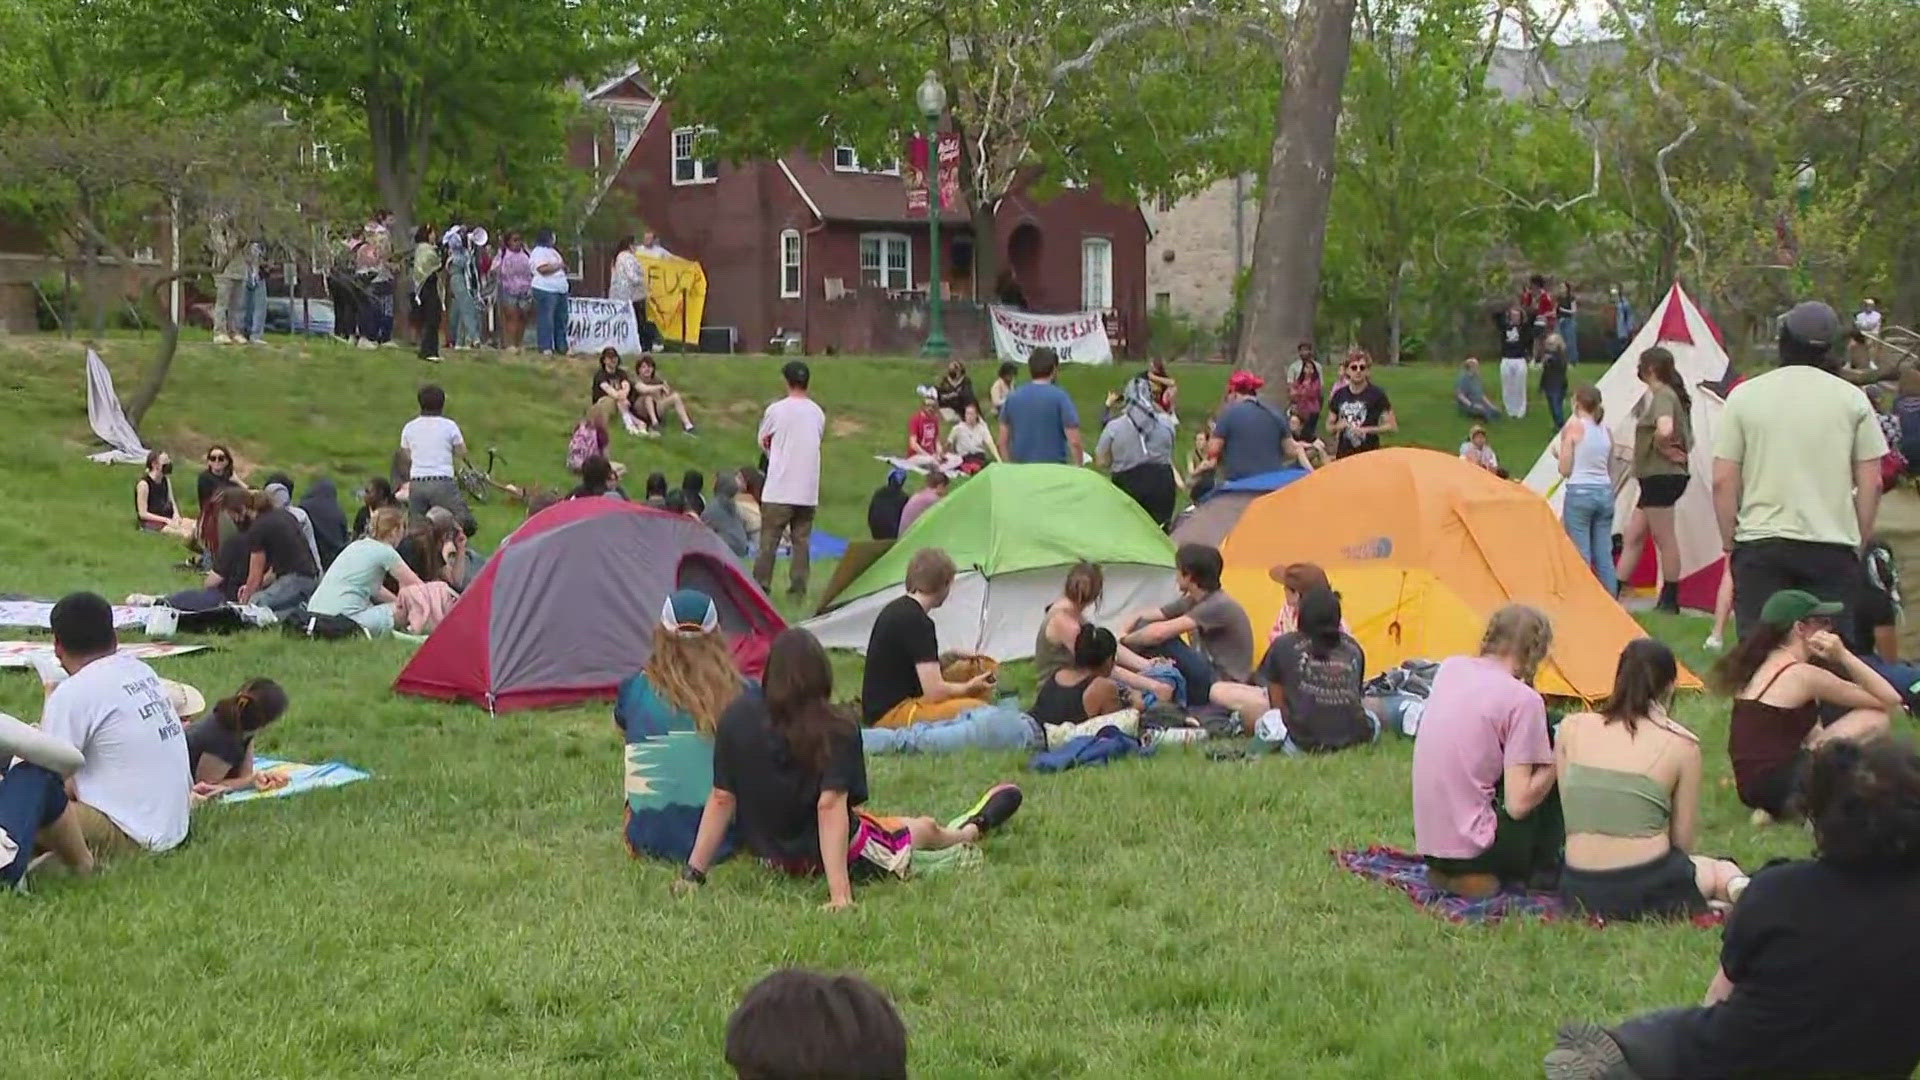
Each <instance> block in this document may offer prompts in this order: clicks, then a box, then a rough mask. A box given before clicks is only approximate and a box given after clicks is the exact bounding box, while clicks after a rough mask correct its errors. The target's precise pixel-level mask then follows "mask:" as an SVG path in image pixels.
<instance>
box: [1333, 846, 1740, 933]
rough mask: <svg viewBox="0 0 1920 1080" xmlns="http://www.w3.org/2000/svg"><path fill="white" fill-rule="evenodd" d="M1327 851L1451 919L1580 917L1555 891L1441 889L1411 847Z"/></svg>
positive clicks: (1708, 917)
mask: <svg viewBox="0 0 1920 1080" xmlns="http://www.w3.org/2000/svg"><path fill="white" fill-rule="evenodd" d="M1329 854H1331V855H1332V856H1333V861H1334V862H1336V863H1338V864H1339V865H1340V868H1341V869H1343V870H1348V871H1351V872H1352V873H1355V874H1358V875H1360V876H1361V877H1363V878H1366V879H1367V880H1369V881H1378V882H1380V883H1381V884H1383V885H1386V886H1389V887H1391V888H1395V889H1398V890H1400V891H1401V892H1403V893H1406V894H1407V899H1409V900H1412V901H1413V902H1414V903H1415V904H1417V905H1419V906H1420V907H1423V908H1426V909H1427V910H1428V911H1431V912H1433V913H1434V914H1436V915H1439V916H1440V917H1441V918H1443V919H1446V920H1447V921H1449V922H1457V923H1497V922H1499V921H1500V920H1501V919H1504V918H1507V917H1508V916H1534V917H1537V918H1540V919H1581V918H1582V916H1581V915H1580V913H1579V912H1576V911H1570V910H1568V909H1567V906H1566V905H1565V904H1564V903H1563V902H1562V901H1561V899H1560V896H1559V894H1557V893H1550V892H1537V891H1533V890H1502V891H1500V892H1499V893H1496V894H1495V895H1493V896H1489V897H1487V898H1485V899H1483V900H1470V899H1468V898H1467V897H1464V896H1455V895H1453V894H1452V893H1447V892H1441V891H1440V890H1439V889H1436V888H1434V887H1433V886H1432V885H1431V884H1428V882H1427V864H1426V860H1424V859H1422V858H1421V857H1420V856H1418V855H1415V854H1413V853H1411V852H1406V851H1400V850H1397V849H1395V848H1390V847H1381V846H1379V845H1375V846H1373V847H1369V848H1367V849H1365V850H1363V851H1333V852H1330V853H1329ZM1584 921H1585V922H1586V923H1587V924H1588V925H1589V926H1595V927H1599V926H1605V925H1606V923H1605V921H1604V920H1601V919H1584ZM1721 921H1722V917H1721V915H1720V914H1719V913H1718V912H1709V913H1707V914H1705V915H1699V916H1696V917H1695V918H1694V919H1693V920H1692V922H1693V925H1694V926H1697V927H1700V928H1703V929H1705V928H1709V927H1714V926H1719V925H1720V923H1721Z"/></svg>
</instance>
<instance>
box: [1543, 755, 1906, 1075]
mask: <svg viewBox="0 0 1920 1080" xmlns="http://www.w3.org/2000/svg"><path fill="white" fill-rule="evenodd" d="M1799 808H1800V810H1801V812H1802V813H1803V814H1805V815H1806V818H1807V821H1808V822H1809V823H1810V824H1811V825H1812V826H1813V848H1814V857H1813V858H1812V859H1797V860H1792V861H1786V862H1780V863H1775V864H1773V865H1771V866H1768V867H1767V868H1765V869H1763V870H1761V871H1760V872H1759V873H1757V874H1755V875H1754V876H1753V880H1752V882H1751V883H1750V884H1748V885H1747V887H1746V889H1745V890H1744V891H1743V892H1742V893H1741V895H1740V897H1739V900H1738V902H1737V903H1735V904H1734V907H1733V913H1732V915H1731V916H1730V917H1729V918H1728V920H1727V926H1726V930H1725V932H1724V934H1723V935H1722V938H1721V944H1720V966H1719V968H1718V969H1717V970H1716V971H1715V972H1714V973H1713V979H1712V982H1711V983H1710V984H1709V986H1708V987H1707V993H1706V998H1705V1000H1704V1001H1703V1002H1702V1003H1701V1004H1700V1005H1698V1006H1693V1007H1684V1008H1677V1009H1666V1010H1662V1011H1659V1012H1654V1013H1649V1014H1647V1015H1644V1016H1639V1017H1635V1018H1633V1019H1631V1020H1627V1021H1625V1022H1624V1023H1621V1024H1619V1025H1617V1026H1615V1027H1611V1028H1607V1027H1602V1026H1601V1025H1599V1024H1595V1023H1592V1022H1576V1023H1570V1024H1566V1025H1563V1026H1562V1027H1561V1028H1560V1032H1559V1034H1558V1037H1557V1038H1556V1039H1555V1044H1554V1048H1553V1050H1552V1051H1551V1052H1549V1053H1548V1054H1547V1056H1546V1061H1545V1066H1546V1075H1547V1076H1548V1077H1550V1078H1553V1080H1635V1078H1642V1080H1654V1078H1656V1077H1682V1076H1823V1077H1895V1076H1911V1075H1912V1074H1913V1071H1914V1069H1915V1067H1916V1066H1920V1026H1917V1025H1915V1024H1914V1023H1913V1020H1912V1016H1911V1014H1912V1011H1913V1002H1914V1001H1916V1000H1920V920H1916V919H1915V918H1914V913H1915V912H1917V911H1920V756H1916V755H1915V754H1914V752H1913V748H1912V746H1911V745H1909V744H1907V743H1905V742H1901V741H1896V740H1893V739H1887V738H1881V739H1875V740H1871V741H1869V742H1864V743H1861V742H1852V741H1849V740H1846V739H1833V740H1830V741H1828V742H1827V743H1825V744H1823V745H1822V746H1821V747H1820V748H1819V749H1818V750H1816V751H1814V753H1813V756H1812V758H1811V759H1810V760H1809V762H1808V766H1807V773H1806V784H1805V786H1804V787H1803V788H1802V789H1801V792H1800V795H1799Z"/></svg>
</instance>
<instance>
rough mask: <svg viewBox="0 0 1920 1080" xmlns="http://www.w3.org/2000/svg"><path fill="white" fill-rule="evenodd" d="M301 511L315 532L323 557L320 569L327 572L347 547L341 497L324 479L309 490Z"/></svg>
mask: <svg viewBox="0 0 1920 1080" xmlns="http://www.w3.org/2000/svg"><path fill="white" fill-rule="evenodd" d="M300 509H301V510H302V511H304V512H305V513H306V515H307V523H308V525H310V526H311V527H312V529H313V542H314V545H315V547H316V549H317V550H318V551H319V554H320V568H321V569H322V570H325V569H326V568H327V567H329V566H332V565H333V557H334V556H336V555H338V554H340V552H341V551H342V550H343V549H344V548H345V547H346V546H347V544H348V542H349V538H348V536H347V515H346V511H344V510H342V509H341V508H340V496H339V494H338V493H337V492H336V491H335V490H334V486H333V481H331V480H329V479H327V478H326V477H324V476H322V477H320V478H319V479H317V480H315V481H314V482H313V483H312V484H310V485H308V486H307V496H306V498H304V499H301V500H300Z"/></svg>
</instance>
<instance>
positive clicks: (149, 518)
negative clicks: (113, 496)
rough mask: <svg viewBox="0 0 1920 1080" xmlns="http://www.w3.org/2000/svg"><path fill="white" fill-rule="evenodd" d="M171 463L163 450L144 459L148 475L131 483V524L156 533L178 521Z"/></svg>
mask: <svg viewBox="0 0 1920 1080" xmlns="http://www.w3.org/2000/svg"><path fill="white" fill-rule="evenodd" d="M172 473H173V459H171V458H169V457H168V456H167V452H166V451H165V450H155V451H152V452H151V453H149V454H148V455H147V471H146V472H143V473H141V474H140V479H138V480H135V481H134V482H133V523H134V525H135V526H137V527H139V528H142V529H152V530H154V531H156V532H157V531H159V530H161V529H165V528H167V527H168V526H170V525H172V524H173V523H174V522H175V521H177V520H179V516H180V515H179V514H178V513H177V512H176V511H175V510H174V505H173V480H172Z"/></svg>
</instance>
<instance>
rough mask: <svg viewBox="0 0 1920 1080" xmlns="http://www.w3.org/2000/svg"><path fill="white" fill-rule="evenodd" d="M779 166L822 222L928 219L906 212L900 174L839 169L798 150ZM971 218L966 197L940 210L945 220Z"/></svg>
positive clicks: (888, 222)
mask: <svg viewBox="0 0 1920 1080" xmlns="http://www.w3.org/2000/svg"><path fill="white" fill-rule="evenodd" d="M780 165H781V168H782V170H783V171H784V172H785V173H786V174H787V176H788V177H789V178H790V179H791V180H792V181H793V186H794V187H795V188H796V189H798V190H799V192H800V197H801V198H802V199H803V200H805V202H806V203H807V205H808V206H809V207H811V208H813V211H814V212H815V213H816V214H818V215H819V216H820V220H822V221H846V222H854V223H857V224H872V225H908V224H912V223H914V222H917V221H925V220H926V219H927V218H926V215H925V214H909V213H908V212H907V184H906V181H905V180H903V179H901V178H900V177H898V176H893V175H891V174H888V173H857V172H840V171H838V170H836V169H834V168H833V167H832V166H830V165H828V164H827V163H826V161H824V160H823V159H822V158H820V157H817V156H815V155H811V154H806V153H798V152H796V153H792V154H788V155H787V156H785V157H783V158H781V159H780ZM971 217H972V215H971V214H970V212H969V211H968V209H967V207H966V204H965V199H964V197H963V198H962V200H961V205H959V206H947V207H942V208H941V211H940V220H941V221H943V222H953V223H956V224H965V223H966V222H968V221H969V220H971Z"/></svg>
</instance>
